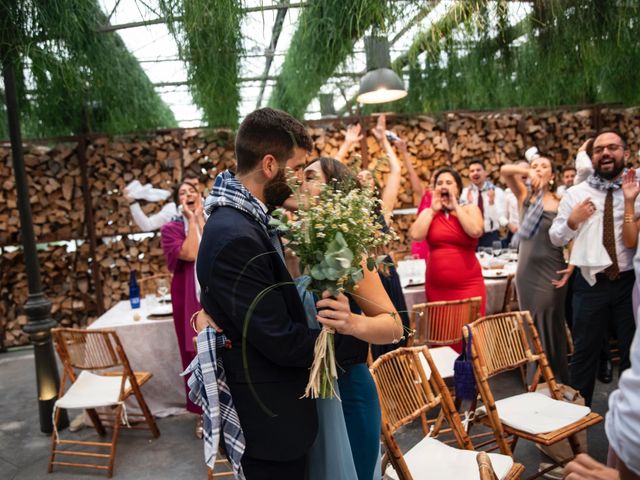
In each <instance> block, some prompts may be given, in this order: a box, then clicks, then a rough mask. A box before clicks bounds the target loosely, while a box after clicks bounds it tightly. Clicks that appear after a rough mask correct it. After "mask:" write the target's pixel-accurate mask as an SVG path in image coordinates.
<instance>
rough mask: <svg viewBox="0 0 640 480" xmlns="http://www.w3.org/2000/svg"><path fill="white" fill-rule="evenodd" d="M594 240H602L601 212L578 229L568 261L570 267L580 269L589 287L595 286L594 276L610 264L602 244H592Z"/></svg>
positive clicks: (596, 213)
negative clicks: (573, 266)
mask: <svg viewBox="0 0 640 480" xmlns="http://www.w3.org/2000/svg"><path fill="white" fill-rule="evenodd" d="M594 238H602V212H599V211H596V212H595V213H594V214H593V215H591V217H589V218H588V219H587V220H586V221H585V222H584V223H583V224H582V226H581V227H580V231H579V232H578V235H577V236H576V239H575V241H574V243H573V250H572V251H571V258H570V259H569V263H570V264H571V265H575V266H576V267H578V268H580V273H582V276H583V277H584V278H585V280H586V281H587V283H588V284H589V285H590V286H591V287H593V286H594V285H595V284H596V274H597V273H600V272H602V271H603V270H605V269H606V268H607V267H608V266H609V265H611V263H612V262H611V257H609V254H608V253H607V250H606V249H605V248H604V245H603V244H602V242H600V241H598V242H594V241H593V239H594Z"/></svg>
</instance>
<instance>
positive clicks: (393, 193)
mask: <svg viewBox="0 0 640 480" xmlns="http://www.w3.org/2000/svg"><path fill="white" fill-rule="evenodd" d="M386 131H387V121H386V118H385V116H384V115H380V116H379V117H378V123H377V124H376V126H375V128H374V129H373V130H372V132H373V136H374V137H376V139H377V140H378V143H380V144H381V145H382V148H383V149H384V152H385V154H386V155H387V158H388V159H389V170H390V171H389V176H387V183H386V185H385V187H384V189H383V191H382V193H381V195H380V197H381V200H382V210H383V212H384V216H385V220H386V221H387V222H388V221H389V218H390V217H391V214H392V213H393V207H395V205H396V199H397V198H398V192H399V191H400V178H401V169H400V161H399V160H398V157H397V156H396V153H395V152H394V151H393V148H392V147H391V144H390V143H389V140H388V139H387V135H386Z"/></svg>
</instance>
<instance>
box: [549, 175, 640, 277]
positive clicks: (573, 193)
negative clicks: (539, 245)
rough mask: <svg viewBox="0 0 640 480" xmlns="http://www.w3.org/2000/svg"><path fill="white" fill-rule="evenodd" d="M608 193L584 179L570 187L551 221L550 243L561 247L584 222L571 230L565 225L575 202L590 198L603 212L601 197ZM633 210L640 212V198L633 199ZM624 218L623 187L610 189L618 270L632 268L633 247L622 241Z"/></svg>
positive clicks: (603, 198)
mask: <svg viewBox="0 0 640 480" xmlns="http://www.w3.org/2000/svg"><path fill="white" fill-rule="evenodd" d="M606 196H607V192H604V191H602V190H598V189H595V188H593V187H592V186H590V185H589V184H588V183H587V182H582V183H579V184H578V185H574V186H573V187H571V188H569V189H568V190H567V192H566V193H565V194H564V196H563V197H562V200H560V206H559V207H558V215H557V216H556V218H555V219H554V220H553V224H552V225H551V228H550V229H549V237H550V238H551V243H553V244H554V245H555V246H556V247H562V246H564V245H566V244H567V243H569V242H570V241H571V240H573V239H574V238H575V237H576V236H577V235H578V231H579V230H580V228H582V226H583V225H584V224H585V223H586V222H583V223H582V225H580V226H579V227H578V229H577V230H571V228H569V225H567V220H568V219H569V215H571V211H572V210H573V207H575V206H576V205H577V204H578V203H580V202H582V201H583V200H586V199H587V198H588V197H591V201H592V202H593V204H594V205H595V207H596V210H598V211H599V212H602V214H603V215H604V200H605V197H606ZM635 211H636V212H638V211H640V197H638V198H637V199H636V204H635ZM623 221H624V197H623V194H622V189H617V190H614V191H613V228H614V231H615V236H616V256H617V258H618V268H619V269H620V271H621V272H626V271H627V270H631V269H632V268H633V255H634V254H635V249H631V248H626V247H625V246H624V243H623V242H622V223H623ZM596 240H597V241H599V242H602V239H601V238H599V239H594V241H596Z"/></svg>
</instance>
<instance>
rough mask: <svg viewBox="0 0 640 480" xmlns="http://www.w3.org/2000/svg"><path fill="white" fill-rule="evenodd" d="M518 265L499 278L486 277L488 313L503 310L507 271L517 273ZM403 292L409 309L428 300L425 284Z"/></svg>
mask: <svg viewBox="0 0 640 480" xmlns="http://www.w3.org/2000/svg"><path fill="white" fill-rule="evenodd" d="M516 266H517V263H512V264H511V266H510V268H508V272H505V274H504V275H503V276H500V277H497V278H486V277H484V285H485V288H486V290H487V307H486V315H492V314H494V313H500V311H501V310H502V304H503V303H504V295H505V293H506V289H507V273H515V270H516ZM402 293H403V294H404V299H405V302H406V303H407V308H408V309H409V310H411V309H412V307H413V305H415V304H417V303H424V302H426V301H427V298H426V294H425V291H424V284H420V285H409V286H406V287H404V288H403V289H402Z"/></svg>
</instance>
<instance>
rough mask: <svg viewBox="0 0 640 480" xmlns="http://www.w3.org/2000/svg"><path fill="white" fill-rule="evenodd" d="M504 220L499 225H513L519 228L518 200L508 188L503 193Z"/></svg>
mask: <svg viewBox="0 0 640 480" xmlns="http://www.w3.org/2000/svg"><path fill="white" fill-rule="evenodd" d="M503 215H504V220H502V221H501V222H500V223H504V224H509V225H515V226H516V227H518V226H520V213H519V212H518V199H517V198H516V196H515V195H514V193H513V192H512V191H511V189H510V188H507V189H506V190H505V191H504V213H503Z"/></svg>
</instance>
